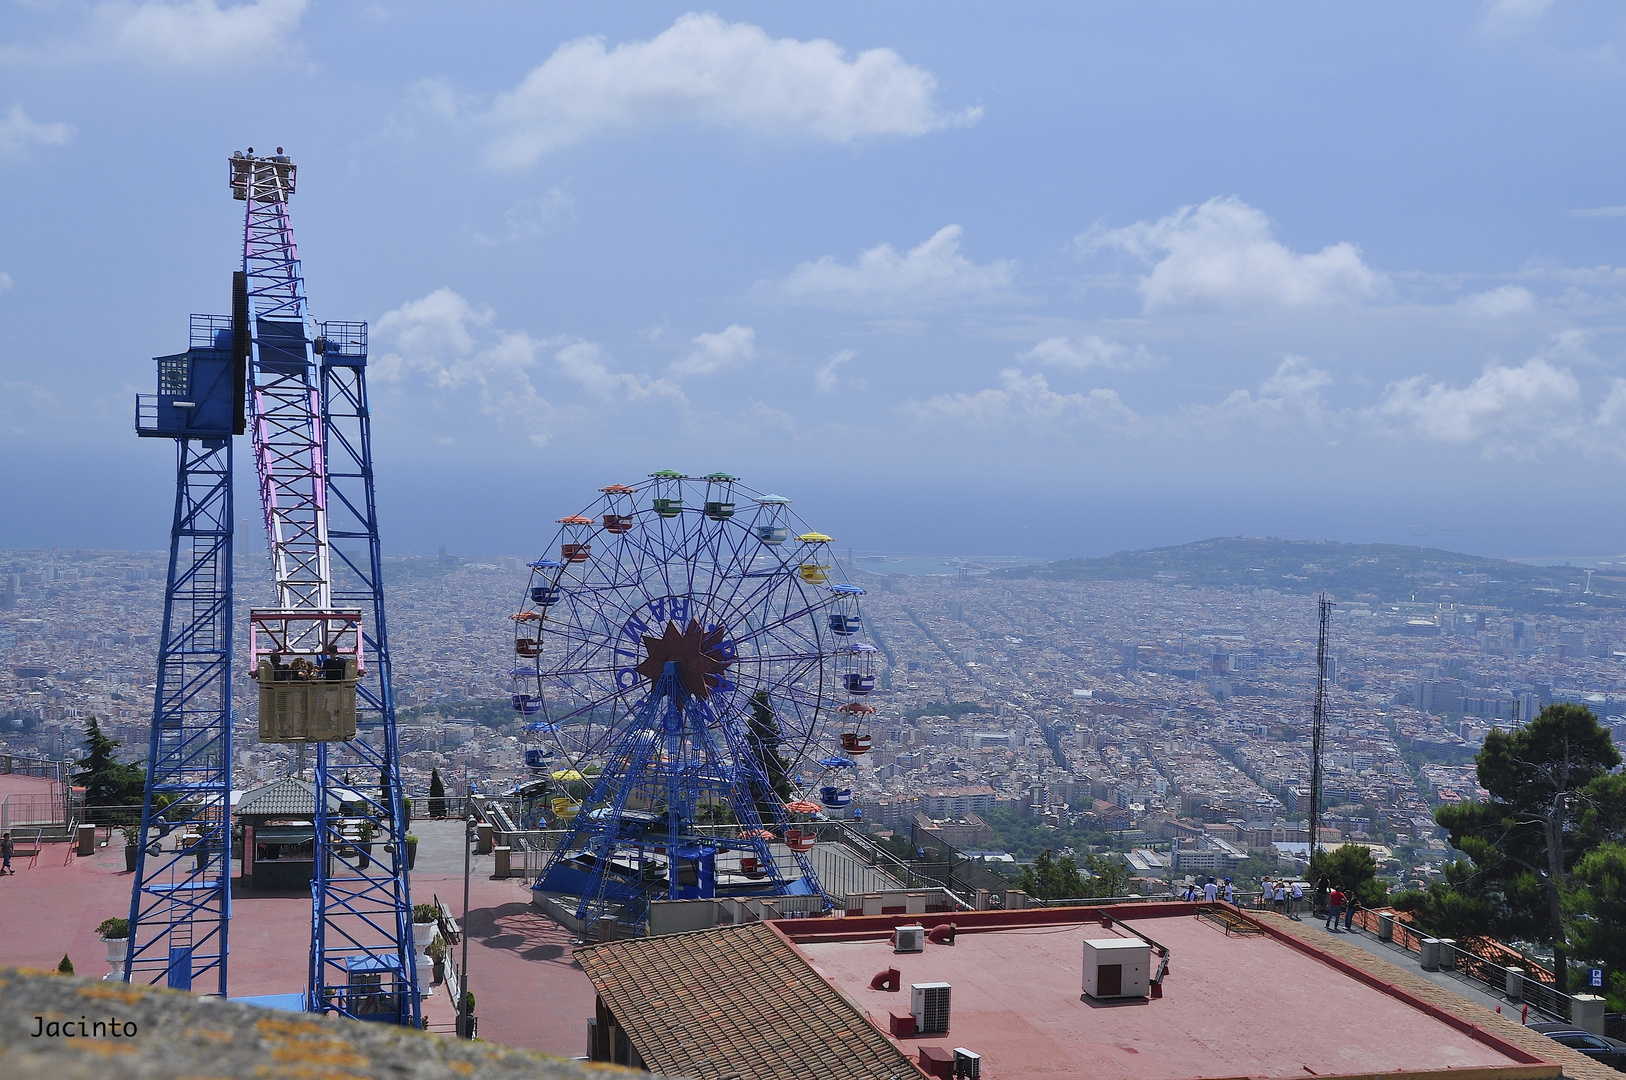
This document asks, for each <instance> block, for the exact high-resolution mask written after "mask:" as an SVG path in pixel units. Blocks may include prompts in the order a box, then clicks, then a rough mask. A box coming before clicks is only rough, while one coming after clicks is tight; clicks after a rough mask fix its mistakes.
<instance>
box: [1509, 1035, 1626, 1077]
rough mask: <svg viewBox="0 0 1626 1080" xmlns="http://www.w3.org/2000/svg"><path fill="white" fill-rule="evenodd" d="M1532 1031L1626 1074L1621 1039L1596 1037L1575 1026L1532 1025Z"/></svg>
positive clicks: (1623, 1043) (1625, 1058)
mask: <svg viewBox="0 0 1626 1080" xmlns="http://www.w3.org/2000/svg"><path fill="white" fill-rule="evenodd" d="M1530 1030H1531V1031H1539V1032H1541V1033H1542V1034H1543V1035H1545V1036H1547V1037H1548V1038H1549V1039H1552V1040H1554V1041H1555V1042H1561V1043H1563V1044H1564V1045H1565V1046H1567V1047H1569V1048H1570V1049H1571V1050H1579V1051H1580V1052H1581V1053H1583V1054H1585V1055H1586V1056H1587V1057H1589V1058H1591V1059H1592V1060H1593V1061H1599V1062H1602V1063H1603V1064H1605V1065H1612V1066H1614V1067H1615V1068H1617V1069H1620V1070H1621V1071H1622V1072H1626V1042H1621V1041H1620V1040H1619V1039H1609V1038H1605V1037H1604V1036H1602V1035H1594V1034H1592V1033H1591V1032H1590V1031H1582V1030H1580V1029H1579V1028H1577V1027H1575V1026H1574V1025H1573V1024H1557V1023H1551V1024H1531V1025H1530Z"/></svg>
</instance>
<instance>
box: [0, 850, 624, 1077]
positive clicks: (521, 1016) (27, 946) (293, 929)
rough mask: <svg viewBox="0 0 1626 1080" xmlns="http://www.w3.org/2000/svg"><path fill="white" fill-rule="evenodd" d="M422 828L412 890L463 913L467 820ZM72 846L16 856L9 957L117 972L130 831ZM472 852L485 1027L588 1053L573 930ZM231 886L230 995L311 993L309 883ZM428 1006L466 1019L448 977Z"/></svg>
mask: <svg viewBox="0 0 1626 1080" xmlns="http://www.w3.org/2000/svg"><path fill="white" fill-rule="evenodd" d="M412 828H413V831H414V835H416V836H417V837H418V844H419V846H418V859H417V865H416V868H415V869H414V871H413V873H412V876H411V888H412V899H413V900H414V901H415V902H418V903H423V902H426V901H431V900H433V899H434V898H435V897H436V896H437V895H438V896H439V898H440V899H441V900H442V901H443V902H445V904H446V906H447V907H448V908H449V909H450V910H451V911H452V913H453V914H454V915H455V916H456V917H458V918H459V919H461V918H462V914H463V845H462V829H461V825H460V824H459V823H458V822H455V821H453V822H439V821H415V822H413V823H412ZM103 838H104V839H105V834H104V836H103ZM73 850H74V849H73V845H72V844H68V843H59V844H46V845H44V846H43V848H42V849H41V851H40V854H39V857H38V858H37V859H29V858H19V859H17V860H14V865H15V866H16V869H17V873H16V874H15V875H11V876H6V877H0V911H3V912H4V913H5V917H4V919H0V967H7V966H18V967H32V968H48V969H54V968H55V967H56V965H57V962H58V961H59V960H61V959H62V956H63V954H64V953H66V954H67V955H68V956H69V957H70V958H71V959H72V960H73V965H74V969H75V971H77V972H78V973H79V974H81V975H88V976H90V977H92V978H97V977H100V976H101V975H103V974H105V973H106V972H107V970H108V966H107V961H106V957H107V948H106V946H104V945H103V944H102V943H101V941H100V940H99V939H98V938H97V936H96V926H97V925H98V924H99V923H100V922H101V921H102V920H103V919H106V918H110V917H120V918H122V917H124V916H126V915H128V914H129V911H130V887H131V883H132V878H133V875H132V874H129V873H126V872H125V870H124V843H123V839H122V838H121V837H119V835H118V833H117V832H116V831H115V832H114V833H113V842H112V843H111V844H108V845H107V846H105V847H99V848H98V849H97V852H96V854H95V855H93V856H91V857H89V858H78V857H76V856H75V855H74V854H73ZM472 861H473V866H472V870H471V874H470V890H469V892H470V897H469V909H470V910H469V918H468V926H469V931H470V932H469V969H470V972H471V978H470V980H469V988H470V989H472V990H473V991H474V994H475V998H476V1000H477V1004H478V1008H477V1010H476V1015H477V1016H478V1017H479V1019H480V1037H481V1038H483V1039H486V1040H488V1041H491V1042H497V1043H505V1044H507V1045H509V1046H518V1047H524V1048H526V1049H532V1050H543V1051H547V1052H549V1053H554V1054H560V1055H564V1056H566V1057H575V1056H578V1055H580V1054H583V1053H585V1052H586V1047H587V1020H588V1018H589V1017H590V1016H592V1015H593V996H594V995H593V989H592V984H591V983H589V982H588V980H587V976H586V975H584V974H583V973H582V971H581V969H580V968H579V967H577V966H576V963H575V961H574V960H573V959H572V956H571V954H572V952H573V949H572V946H571V943H570V937H569V935H568V934H567V933H566V932H565V931H564V930H562V929H561V928H560V927H559V926H558V925H557V924H555V923H554V922H552V921H551V920H549V919H548V918H546V917H545V916H543V915H542V913H541V912H540V911H538V910H536V909H534V908H532V907H531V906H530V898H531V894H530V890H529V889H527V888H526V887H525V883H524V882H522V881H520V880H519V879H517V878H515V879H507V880H496V879H494V878H492V876H491V872H492V860H491V856H489V855H484V856H478V855H477V856H475V857H474V858H473V860H472ZM235 872H236V868H235V867H234V873H235ZM232 896H233V899H232V921H231V987H230V990H231V996H232V997H234V998H237V997H256V996H260V995H265V994H289V993H299V992H302V991H303V990H304V988H305V981H306V978H307V977H308V970H309V966H310V945H309V942H310V918H311V900H310V893H309V892H308V891H301V890H290V891H289V892H288V893H286V894H281V895H269V896H268V895H265V894H263V893H253V892H249V891H246V890H244V889H242V888H241V887H240V886H237V887H234V889H233V894H232ZM198 989H199V990H200V991H201V990H205V989H207V988H205V987H203V986H202V985H200V986H199V987H198ZM425 1011H426V1013H427V1015H428V1017H429V1021H430V1030H432V1031H443V1032H447V1033H450V1032H452V1031H454V1030H455V1018H456V1017H455V1006H454V1004H453V1003H452V1002H451V1001H450V1000H449V995H448V994H447V992H446V989H445V988H444V987H435V988H434V993H433V995H432V996H431V997H429V998H428V999H427V1000H426V1002H425Z"/></svg>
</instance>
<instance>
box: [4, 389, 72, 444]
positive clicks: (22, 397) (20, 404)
mask: <svg viewBox="0 0 1626 1080" xmlns="http://www.w3.org/2000/svg"><path fill="white" fill-rule="evenodd" d="M63 413H64V409H63V407H62V400H61V399H60V398H58V397H57V396H56V395H55V394H53V393H52V392H51V391H49V390H47V389H45V387H43V386H39V385H37V384H35V383H29V382H0V432H3V433H6V434H11V435H26V434H27V433H28V425H29V424H30V423H33V424H35V425H39V424H40V423H41V421H47V420H55V419H58V418H60V417H61V416H62V415H63Z"/></svg>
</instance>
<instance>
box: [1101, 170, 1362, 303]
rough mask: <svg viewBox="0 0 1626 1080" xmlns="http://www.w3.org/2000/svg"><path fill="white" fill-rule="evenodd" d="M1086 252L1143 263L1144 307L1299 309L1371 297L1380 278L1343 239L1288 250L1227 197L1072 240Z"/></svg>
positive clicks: (1266, 225) (1261, 220)
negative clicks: (1112, 251)
mask: <svg viewBox="0 0 1626 1080" xmlns="http://www.w3.org/2000/svg"><path fill="white" fill-rule="evenodd" d="M1079 243H1080V245H1081V246H1082V247H1083V248H1084V249H1085V250H1087V251H1093V250H1098V249H1101V248H1116V249H1119V250H1121V251H1125V252H1128V253H1129V254H1131V255H1134V256H1136V257H1137V258H1140V259H1143V260H1145V261H1148V262H1151V261H1153V260H1156V262H1155V265H1153V267H1152V269H1151V271H1150V272H1149V273H1148V274H1146V276H1144V277H1142V278H1141V279H1140V283H1139V288H1140V292H1141V296H1142V298H1143V300H1144V303H1145V306H1146V310H1148V311H1151V310H1155V309H1159V308H1178V307H1192V306H1216V307H1230V308H1241V307H1279V308H1301V307H1315V306H1320V305H1328V304H1351V303H1358V302H1361V301H1365V300H1372V299H1375V298H1377V297H1379V296H1381V295H1383V294H1384V293H1385V292H1386V291H1387V289H1388V279H1387V278H1385V277H1384V276H1383V275H1382V274H1380V273H1378V272H1377V271H1375V270H1373V269H1371V268H1370V267H1368V266H1367V265H1366V264H1365V263H1364V262H1362V261H1361V253H1360V249H1358V248H1357V247H1355V245H1353V244H1350V243H1347V242H1344V243H1337V244H1329V245H1327V246H1326V247H1324V248H1322V249H1321V250H1320V251H1318V252H1312V253H1310V254H1300V253H1298V252H1294V251H1290V250H1289V249H1288V248H1286V247H1285V246H1283V245H1282V244H1281V242H1280V241H1278V240H1277V239H1276V238H1275V236H1274V230H1273V228H1272V225H1271V221H1270V219H1269V218H1268V217H1266V216H1265V215H1264V214H1263V213H1262V212H1260V211H1259V210H1256V209H1254V208H1253V207H1251V206H1249V205H1248V204H1247V203H1245V202H1243V201H1242V200H1240V199H1238V198H1235V197H1234V196H1227V197H1216V198H1213V199H1209V200H1208V201H1207V202H1205V203H1203V204H1202V205H1201V206H1182V207H1181V208H1180V209H1178V210H1176V211H1175V212H1174V213H1172V214H1169V215H1168V216H1167V217H1163V218H1159V219H1158V220H1157V221H1153V222H1145V221H1142V222H1137V223H1136V224H1134V225H1129V226H1126V227H1124V228H1121V229H1108V230H1104V231H1100V232H1096V233H1092V234H1087V235H1085V236H1082V237H1080V238H1079Z"/></svg>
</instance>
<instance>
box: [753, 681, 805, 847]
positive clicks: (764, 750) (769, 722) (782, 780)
mask: <svg viewBox="0 0 1626 1080" xmlns="http://www.w3.org/2000/svg"><path fill="white" fill-rule="evenodd" d="M746 739H747V740H748V741H749V743H750V745H751V749H752V751H753V752H755V754H756V756H757V762H758V764H760V765H761V766H762V773H763V775H764V776H766V777H767V778H768V788H769V790H770V791H772V793H773V794H774V795H775V796H777V797H778V799H779V801H780V802H782V803H783V802H788V801H789V800H790V797H791V796H792V795H793V794H794V793H795V788H794V787H793V786H792V785H791V782H790V776H789V775H788V774H789V772H790V762H788V761H786V760H785V759H784V758H783V757H781V756H780V754H779V744H780V742H781V741H782V740H781V738H780V735H779V718H778V717H776V716H775V715H774V713H773V702H772V701H771V700H770V699H769V697H768V692H767V691H766V690H758V691H757V692H756V693H754V694H752V695H751V722H750V726H749V729H748V730H747V732H746ZM751 798H752V801H753V802H755V803H756V807H757V816H758V817H759V818H761V819H762V820H763V821H771V820H772V819H773V817H774V814H773V811H772V808H771V806H770V805H769V801H768V791H762V790H757V791H753V792H752V793H751Z"/></svg>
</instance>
